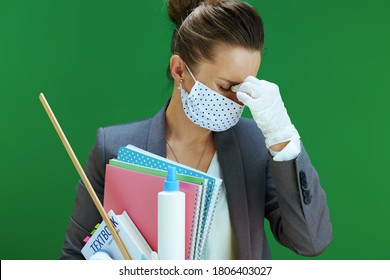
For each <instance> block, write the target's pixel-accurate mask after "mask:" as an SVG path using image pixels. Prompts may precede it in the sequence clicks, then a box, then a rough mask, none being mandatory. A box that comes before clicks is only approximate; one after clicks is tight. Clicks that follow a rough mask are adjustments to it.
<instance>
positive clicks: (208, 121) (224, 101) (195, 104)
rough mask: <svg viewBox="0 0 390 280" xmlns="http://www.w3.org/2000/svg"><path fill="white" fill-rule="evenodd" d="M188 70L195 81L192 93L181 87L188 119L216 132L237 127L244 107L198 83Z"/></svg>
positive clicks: (182, 99)
mask: <svg viewBox="0 0 390 280" xmlns="http://www.w3.org/2000/svg"><path fill="white" fill-rule="evenodd" d="M186 67H187V65H186ZM187 70H188V72H189V73H190V74H191V76H192V78H193V79H194V81H195V85H194V86H193V87H192V89H191V92H190V93H188V92H187V91H185V90H184V89H183V87H182V86H181V84H180V86H179V90H180V94H181V101H182V103H183V109H184V113H185V114H186V115H187V117H188V118H189V119H190V120H191V121H192V122H193V123H195V124H196V125H199V126H200V127H203V128H207V129H209V130H212V131H215V132H219V131H225V130H227V129H229V128H231V127H232V126H234V125H236V124H237V122H238V121H239V120H240V117H241V115H242V112H243V110H244V106H241V105H240V104H238V103H236V102H234V101H232V100H230V99H229V98H227V97H225V96H223V95H222V94H220V93H218V92H216V91H214V90H212V89H210V88H209V87H207V86H206V85H204V84H202V83H201V82H199V81H197V80H196V79H195V77H194V75H193V74H192V72H191V70H190V69H189V68H188V67H187Z"/></svg>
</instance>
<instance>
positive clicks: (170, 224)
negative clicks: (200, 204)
mask: <svg viewBox="0 0 390 280" xmlns="http://www.w3.org/2000/svg"><path fill="white" fill-rule="evenodd" d="M158 255H159V258H160V260H184V259H185V193H184V192H181V191H179V182H178V181H177V179H176V167H171V166H169V167H168V176H167V178H166V180H165V183H164V191H162V192H159V193H158Z"/></svg>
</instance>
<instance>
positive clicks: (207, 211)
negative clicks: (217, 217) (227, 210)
mask: <svg viewBox="0 0 390 280" xmlns="http://www.w3.org/2000/svg"><path fill="white" fill-rule="evenodd" d="M168 166H175V167H176V171H177V179H178V180H179V188H180V190H181V191H183V192H185V194H186V209H185V211H186V213H185V217H186V228H185V233H186V237H185V242H186V252H185V256H186V259H195V260H198V259H202V256H203V253H204V248H205V244H206V240H207V236H208V233H209V229H210V226H211V222H212V218H213V214H214V209H215V206H216V202H217V199H218V194H219V190H220V186H221V183H222V180H221V179H219V178H216V177H212V176H210V175H208V174H207V173H204V172H201V171H198V170H196V169H193V168H190V167H188V166H185V165H182V164H179V163H177V162H174V161H171V160H168V159H166V158H163V157H160V156H157V155H155V154H152V153H150V152H147V151H144V150H142V149H139V148H137V147H135V146H132V145H128V146H126V147H121V148H120V149H119V151H118V157H117V159H112V160H110V161H109V164H108V165H107V166H106V177H105V191H104V209H105V210H106V212H109V211H110V210H113V211H114V213H116V214H119V213H123V211H126V213H127V214H128V215H129V217H130V218H131V220H132V221H133V222H134V224H135V226H136V227H137V228H138V230H139V231H140V233H141V234H142V236H143V237H144V238H145V240H146V242H147V243H148V244H149V246H150V247H151V249H152V250H153V251H156V252H157V249H158V247H157V240H158V237H157V217H158V213H157V195H158V193H159V192H160V191H162V190H163V189H164V180H165V178H166V176H167V168H168Z"/></svg>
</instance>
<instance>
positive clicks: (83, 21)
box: [0, 0, 390, 259]
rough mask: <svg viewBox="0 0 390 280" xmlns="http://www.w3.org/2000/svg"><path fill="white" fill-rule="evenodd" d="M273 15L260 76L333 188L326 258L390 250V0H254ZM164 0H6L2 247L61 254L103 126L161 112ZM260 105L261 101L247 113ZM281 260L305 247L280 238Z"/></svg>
mask: <svg viewBox="0 0 390 280" xmlns="http://www.w3.org/2000/svg"><path fill="white" fill-rule="evenodd" d="M249 2H250V3H251V4H253V5H254V6H255V7H256V9H257V10H258V11H259V13H260V15H261V16H262V18H263V21H264V23H265V33H266V39H265V53H264V56H263V62H262V65H261V69H260V71H259V74H258V77H259V78H262V79H266V80H269V81H272V82H274V83H277V84H278V85H279V86H280V89H281V93H282V96H283V100H284V102H285V104H286V107H287V109H288V112H289V115H290V117H291V119H292V121H293V123H294V124H295V125H296V127H297V128H298V130H299V132H300V134H301V137H302V140H303V142H304V144H305V147H306V149H307V151H308V152H309V154H310V156H311V160H312V162H313V164H314V165H315V167H316V169H317V171H318V172H319V174H320V179H321V183H322V185H323V188H324V189H325V191H326V193H327V198H328V203H329V208H330V214H331V219H332V224H333V232H334V235H333V241H332V243H331V244H330V245H329V247H328V248H327V249H326V251H325V252H324V253H323V254H322V255H321V256H319V257H317V259H389V256H390V243H389V237H390V224H389V223H390V222H389V221H390V219H389V213H390V211H389V205H390V188H389V187H390V184H389V174H390V172H389V170H388V167H389V164H388V159H389V158H390V151H389V145H388V143H387V142H388V140H389V136H390V133H389V128H388V127H389V125H388V121H389V111H388V108H387V107H388V104H389V99H388V98H387V95H388V94H389V90H388V88H389V87H388V82H389V70H388V68H389V62H390V59H389V58H390V55H389V50H390V38H389V35H390V32H389V30H390V23H389V16H388V11H389V8H390V4H388V1H360V0H355V1H352V0H347V1H340V0H331V1H309V0H308V1H304V0H294V1H292V0H291V1H290V0H283V1H282V0H280V1H249ZM171 34H172V25H171V23H170V21H169V19H168V16H167V13H166V9H165V6H164V2H163V1H156V0H155V1H151V0H149V1H130V0H126V1H123V0H120V1H101V0H94V1H91V0H89V1H80V0H77V1H76V0H67V1H52V0H46V1H45V0H35V1H17V0H12V1H11V0H6V1H4V0H0V94H1V99H0V114H1V115H0V124H1V127H0V128H1V129H0V131H1V137H0V141H1V145H0V147H1V161H0V165H1V166H0V172H1V174H0V175H1V183H0V184H1V196H0V205H1V230H0V240H1V244H0V258H1V259H57V258H58V257H59V254H60V249H61V246H62V242H63V237H64V233H65V230H66V227H67V223H68V218H69V215H70V213H71V211H72V208H73V201H74V197H75V186H76V183H77V181H78V175H77V172H76V170H75V169H74V167H73V165H72V163H71V161H70V159H69V158H68V156H67V154H66V151H65V149H64V148H63V146H62V144H61V142H60V140H59V139H58V137H57V134H56V132H55V130H54V128H53V127H52V125H51V123H50V121H49V119H48V117H47V115H46V113H45V111H44V109H43V107H42V106H41V104H40V102H39V100H38V95H39V93H40V92H44V93H45V95H46V98H47V99H48V101H49V103H50V105H51V107H52V109H53V110H54V112H55V114H56V116H57V118H58V120H59V122H60V123H61V125H62V128H63V130H64V131H65V133H66V135H67V137H68V139H69V141H70V143H71V144H72V146H73V149H74V151H75V153H76V154H77V156H78V158H79V160H80V162H81V163H82V164H84V163H85V161H86V158H87V155H88V153H89V151H90V148H91V147H92V145H93V143H94V139H95V133H96V130H97V129H98V128H99V127H101V126H108V125H112V124H118V123H125V122H131V121H136V120H140V119H144V118H147V117H150V116H153V115H154V114H155V113H156V112H157V111H158V110H159V109H160V107H161V106H162V105H163V104H164V102H165V101H166V100H167V98H168V97H169V96H170V94H171V92H172V85H171V84H170V82H169V81H168V79H167V78H166V67H167V65H168V61H169V58H170V51H169V45H170V38H171ZM245 114H246V116H250V113H249V111H246V112H245ZM269 239H270V242H271V247H272V248H271V249H272V252H273V257H274V258H275V259H306V258H304V257H300V256H297V255H295V254H294V253H293V252H291V251H289V250H288V249H286V248H284V247H282V246H280V245H279V244H277V243H275V241H274V239H273V237H271V236H269Z"/></svg>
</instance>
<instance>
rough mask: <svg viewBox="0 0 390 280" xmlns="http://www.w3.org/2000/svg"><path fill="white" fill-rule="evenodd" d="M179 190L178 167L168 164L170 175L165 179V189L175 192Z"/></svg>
mask: <svg viewBox="0 0 390 280" xmlns="http://www.w3.org/2000/svg"><path fill="white" fill-rule="evenodd" d="M178 190H179V182H178V181H177V179H176V167H174V166H168V176H167V178H166V180H165V184H164V191H168V192H173V191H178Z"/></svg>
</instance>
